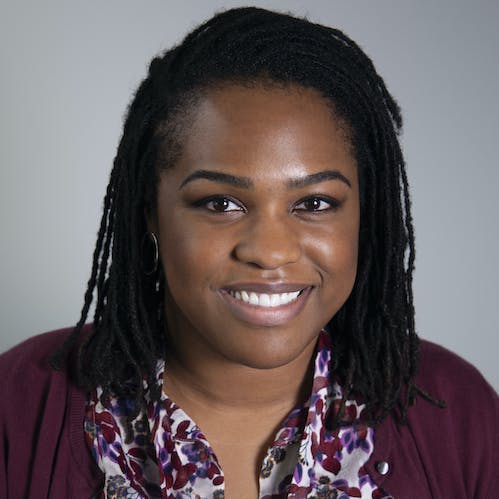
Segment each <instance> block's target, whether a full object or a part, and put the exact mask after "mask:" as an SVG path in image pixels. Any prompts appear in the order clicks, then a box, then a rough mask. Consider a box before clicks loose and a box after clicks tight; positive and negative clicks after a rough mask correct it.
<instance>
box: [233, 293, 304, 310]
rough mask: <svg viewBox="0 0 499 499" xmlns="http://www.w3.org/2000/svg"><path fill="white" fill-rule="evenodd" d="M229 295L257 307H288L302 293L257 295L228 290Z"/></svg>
mask: <svg viewBox="0 0 499 499" xmlns="http://www.w3.org/2000/svg"><path fill="white" fill-rule="evenodd" d="M228 293H229V294H230V295H231V296H232V297H234V298H235V299H236V300H241V301H243V302H244V303H249V304H250V305H255V306H257V307H269V308H272V307H280V306H281V305H287V304H288V303H291V302H292V301H294V300H296V299H297V298H298V296H299V295H300V293H301V291H293V292H292V293H272V294H267V293H255V292H253V291H234V290H228Z"/></svg>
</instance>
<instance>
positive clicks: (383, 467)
mask: <svg viewBox="0 0 499 499" xmlns="http://www.w3.org/2000/svg"><path fill="white" fill-rule="evenodd" d="M376 471H377V472H378V473H379V474H380V475H386V474H387V473H388V472H389V471H390V465H389V464H388V463H387V462H386V461H378V462H377V463H376Z"/></svg>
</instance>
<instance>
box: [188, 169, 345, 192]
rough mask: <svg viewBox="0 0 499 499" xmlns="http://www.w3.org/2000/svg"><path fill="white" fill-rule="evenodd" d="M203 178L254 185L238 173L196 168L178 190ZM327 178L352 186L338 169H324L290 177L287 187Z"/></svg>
mask: <svg viewBox="0 0 499 499" xmlns="http://www.w3.org/2000/svg"><path fill="white" fill-rule="evenodd" d="M198 179H205V180H210V181H212V182H218V183H222V184H228V185H232V186H234V187H240V188H243V189H252V188H253V187H254V183H253V181H252V180H251V179H250V178H248V177H241V176H238V175H230V174H228V173H221V172H215V171H212V170H196V171H194V172H192V173H191V174H190V175H188V176H187V177H186V178H185V179H184V180H183V182H182V183H181V184H180V187H179V190H180V189H182V188H184V187H185V186H186V185H187V184H188V183H190V182H192V181H193V180H198ZM328 180H340V181H341V182H343V183H345V184H346V185H348V187H350V188H351V187H352V184H351V183H350V181H349V180H348V179H347V178H346V177H345V176H344V175H343V174H341V173H340V172H339V171H338V170H325V171H323V172H318V173H313V174H311V175H305V176H304V177H297V178H292V179H290V180H289V181H288V183H287V184H288V187H289V188H291V189H300V188H303V187H307V186H309V185H313V184H318V183H320V182H326V181H328Z"/></svg>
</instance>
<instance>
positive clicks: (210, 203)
mask: <svg viewBox="0 0 499 499" xmlns="http://www.w3.org/2000/svg"><path fill="white" fill-rule="evenodd" d="M195 206H197V207H203V208H206V209H207V210H209V211H214V212H217V213H227V212H231V211H244V209H243V207H242V206H241V205H240V204H238V203H237V202H236V201H234V200H233V199H231V198H229V197H227V196H211V197H209V198H205V199H201V200H200V201H198V202H196V203H195Z"/></svg>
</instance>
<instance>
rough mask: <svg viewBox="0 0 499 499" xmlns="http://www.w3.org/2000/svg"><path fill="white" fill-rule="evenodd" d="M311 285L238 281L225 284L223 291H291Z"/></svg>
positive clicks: (270, 292) (268, 292) (273, 292)
mask: <svg viewBox="0 0 499 499" xmlns="http://www.w3.org/2000/svg"><path fill="white" fill-rule="evenodd" d="M309 287H311V286H310V285H308V284H303V283H297V282H265V283H263V282H238V283H235V284H230V285H228V286H225V288H224V290H225V291H228V290H230V291H253V292H254V293H267V294H269V295H271V294H277V293H292V292H294V291H301V290H302V289H306V288H309Z"/></svg>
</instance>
